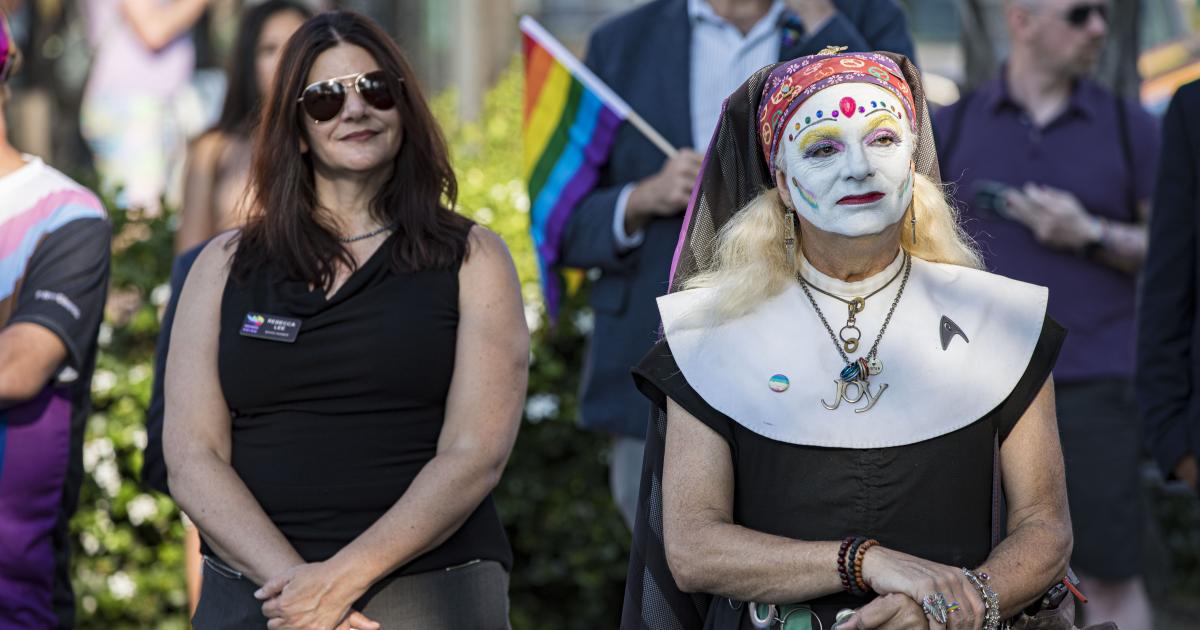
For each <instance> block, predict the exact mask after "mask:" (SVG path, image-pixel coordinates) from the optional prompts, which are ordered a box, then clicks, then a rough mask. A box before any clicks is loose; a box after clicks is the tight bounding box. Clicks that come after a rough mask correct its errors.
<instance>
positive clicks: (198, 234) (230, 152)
mask: <svg viewBox="0 0 1200 630" xmlns="http://www.w3.org/2000/svg"><path fill="white" fill-rule="evenodd" d="M311 16H312V12H311V11H309V9H308V7H306V6H304V5H303V4H300V3H299V2H295V1H294V0H268V1H267V2H264V3H262V4H259V5H256V6H254V7H251V8H250V9H248V10H246V12H245V13H244V14H243V15H242V18H241V24H240V25H239V27H238V34H237V39H236V40H234V44H233V55H232V56H230V58H229V64H228V67H227V69H226V77H227V78H228V90H227V91H226V93H225V105H224V106H223V107H222V109H221V117H220V118H219V119H218V120H217V124H216V125H213V127H212V129H209V130H208V132H206V133H205V134H204V135H202V136H200V138H199V139H197V140H196V141H195V142H194V143H192V146H191V148H190V149H189V151H188V161H187V172H186V176H185V178H184V189H183V206H182V208H180V213H179V219H180V223H179V230H178V231H177V232H175V252H176V253H182V252H185V251H187V250H189V249H191V248H193V247H195V246H197V245H199V244H201V243H203V242H204V241H206V240H208V239H209V238H212V237H213V236H214V235H216V234H217V233H218V232H222V231H224V230H228V229H231V228H234V227H237V226H239V225H241V224H242V221H243V220H245V216H243V215H242V214H241V213H240V212H239V210H240V209H241V208H242V206H240V205H239V203H240V202H241V201H242V199H243V197H244V192H245V188H246V178H247V177H248V174H247V173H248V171H249V168H250V134H251V132H252V131H253V128H254V124H255V122H256V121H257V120H258V110H259V105H260V103H261V102H262V98H263V94H265V93H266V92H267V91H268V89H269V88H270V86H271V81H272V79H274V77H275V69H276V67H278V65H279V54H280V52H281V51H282V50H283V46H284V44H286V43H287V40H288V38H289V37H291V36H292V33H295V32H296V29H298V28H300V25H301V24H303V23H304V20H306V19H308V18H309V17H311Z"/></svg>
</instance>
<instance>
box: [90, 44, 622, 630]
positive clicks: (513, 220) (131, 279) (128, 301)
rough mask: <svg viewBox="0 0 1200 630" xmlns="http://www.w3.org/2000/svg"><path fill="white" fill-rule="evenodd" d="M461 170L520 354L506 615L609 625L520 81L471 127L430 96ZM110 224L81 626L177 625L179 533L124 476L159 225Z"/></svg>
mask: <svg viewBox="0 0 1200 630" xmlns="http://www.w3.org/2000/svg"><path fill="white" fill-rule="evenodd" d="M434 107H435V113H436V114H438V117H439V119H440V120H442V121H443V123H444V125H445V126H444V130H445V133H446V136H447V140H448V142H449V144H450V145H451V150H452V152H453V156H454V162H455V167H456V169H457V172H458V176H459V191H460V193H459V204H460V210H461V211H462V212H463V213H464V214H466V215H468V216H470V217H472V218H473V219H475V220H476V221H478V222H479V223H480V224H482V225H484V226H486V227H488V228H490V229H492V230H494V231H496V232H497V233H499V234H500V235H501V236H502V237H503V238H504V240H505V241H506V242H507V243H508V246H509V248H510V249H511V250H512V254H513V257H514V259H515V260H516V264H517V270H518V273H519V274H520V277H521V283H522V293H523V295H524V298H525V303H526V305H527V306H526V312H527V318H528V319H529V321H530V322H531V323H532V324H533V327H534V334H533V363H532V366H531V370H530V379H529V385H530V392H531V395H530V397H529V402H528V405H527V410H526V417H525V420H524V422H523V424H522V427H521V433H520V437H519V438H518V440H517V445H516V449H515V450H514V452H513V455H512V458H511V460H510V462H509V465H508V469H507V472H506V474H505V476H504V480H503V482H502V483H501V486H500V488H499V489H498V490H497V491H496V500H497V505H498V507H499V510H500V514H501V518H502V519H503V521H504V523H505V526H506V527H507V531H508V535H509V539H510V541H511V542H512V545H513V551H514V554H515V560H516V564H515V567H514V571H513V576H512V586H511V591H510V595H511V598H512V623H513V626H514V627H515V628H518V629H526V628H528V629H543V628H545V629H550V628H556V629H557V628H581V629H582V628H596V627H614V626H615V625H616V620H617V618H618V617H619V614H620V606H621V598H622V594H623V584H624V580H625V567H626V560H627V557H628V540H627V539H628V533H627V532H626V531H625V526H624V524H623V523H622V521H621V519H620V516H619V515H618V514H617V512H616V508H615V507H614V506H613V505H612V501H611V499H610V497H609V494H608V478H607V464H606V458H607V449H608V441H607V440H606V439H604V438H603V437H602V436H599V435H596V434H592V433H588V432H585V431H582V430H580V429H579V428H578V427H577V426H576V424H575V420H574V418H575V409H576V390H577V388H578V368H579V365H580V364H581V360H582V351H583V333H584V332H586V329H587V328H588V327H589V326H590V324H589V317H588V316H587V314H586V313H584V312H583V311H581V310H580V306H581V304H582V298H583V296H582V295H576V296H574V297H572V298H570V299H569V300H568V301H567V303H566V305H565V307H564V309H563V317H562V323H561V324H560V325H558V326H556V327H553V328H552V327H549V326H547V325H546V322H545V321H544V318H543V316H542V314H541V313H542V309H541V295H540V290H539V288H538V277H537V264H536V261H535V260H534V256H533V247H532V245H531V242H530V240H529V236H528V221H529V219H528V210H529V201H528V197H527V195H526V194H525V187H524V183H523V182H522V180H521V177H520V164H521V108H522V88H521V75H520V71H519V68H518V67H516V66H514V67H513V68H512V69H511V70H510V71H509V72H508V73H506V74H505V76H504V77H503V78H502V79H501V81H500V82H499V84H498V85H497V86H496V87H495V88H494V89H493V90H492V91H491V93H490V94H489V95H488V98H487V102H486V105H485V113H484V116H483V117H482V120H481V122H480V123H478V124H469V125H463V124H459V123H457V122H456V119H455V115H454V111H455V102H454V97H453V95H446V96H443V97H439V98H438V99H436V101H435V103H434ZM110 215H111V217H112V219H113V222H114V226H113V227H114V255H113V278H112V286H113V297H112V298H111V299H110V305H109V311H110V312H109V314H108V317H107V319H106V322H105V325H104V328H103V331H102V333H101V352H100V357H99V360H98V365H97V370H96V376H95V378H94V379H93V383H92V398H93V404H94V413H93V416H92V418H91V421H90V423H89V425H88V430H87V436H86V442H85V447H84V453H85V462H84V463H85V469H86V472H87V475H86V478H85V481H84V486H83V488H82V491H81V496H80V504H79V511H78V513H77V515H76V517H75V519H74V520H73V521H72V524H71V530H72V534H73V544H74V554H75V555H74V565H75V570H74V575H75V589H76V596H77V600H78V603H79V607H78V608H79V619H80V627H81V628H97V629H99V628H104V629H106V630H107V629H117V628H161V629H168V628H170V629H174V628H186V627H187V621H186V617H185V610H186V606H187V602H186V595H185V592H184V580H183V556H182V547H181V540H182V535H183V528H182V525H181V524H180V521H179V511H178V509H177V508H176V507H175V505H174V503H173V502H172V501H171V500H170V499H168V498H166V497H163V496H160V495H156V494H155V493H153V492H151V491H149V490H147V489H145V488H143V487H141V486H140V484H139V483H138V481H137V480H138V473H139V471H140V470H141V465H142V453H141V451H142V447H143V446H144V445H145V442H146V432H145V424H144V422H145V411H146V407H147V404H148V402H149V398H150V386H151V381H152V369H153V366H152V360H153V353H154V344H155V340H156V336H157V334H158V313H159V311H160V309H161V305H162V303H163V301H164V300H165V298H166V287H165V283H166V281H167V278H168V275H169V272H170V263H171V228H170V225H169V221H168V220H167V219H164V218H146V217H131V216H127V215H125V214H123V213H121V212H119V211H117V210H113V209H111V204H110Z"/></svg>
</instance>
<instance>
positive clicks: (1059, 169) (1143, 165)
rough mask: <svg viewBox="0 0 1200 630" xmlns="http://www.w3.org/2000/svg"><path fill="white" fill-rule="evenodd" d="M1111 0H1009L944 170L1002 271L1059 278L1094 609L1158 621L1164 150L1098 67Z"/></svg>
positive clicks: (1061, 367) (1072, 482)
mask: <svg viewBox="0 0 1200 630" xmlns="http://www.w3.org/2000/svg"><path fill="white" fill-rule="evenodd" d="M1109 10H1110V5H1109V3H1108V2H1104V1H1097V0H1010V1H1009V2H1008V4H1007V6H1006V13H1005V15H1006V18H1007V23H1008V28H1009V32H1010V33H1011V38H1012V53H1011V55H1010V57H1009V58H1008V60H1007V62H1006V63H1005V64H1004V65H1003V67H1002V69H1001V71H1000V73H999V75H998V76H997V77H995V78H994V79H992V80H991V81H990V82H988V83H985V84H983V85H982V86H981V87H980V88H979V89H978V90H977V91H975V92H973V93H970V94H968V95H966V96H964V97H963V98H962V99H961V100H960V101H959V102H958V103H955V104H954V105H951V106H949V107H946V108H943V109H942V110H941V111H940V112H938V115H937V120H936V122H937V123H938V127H939V130H940V132H941V134H942V137H941V141H942V143H941V146H940V152H941V156H942V173H943V174H944V176H945V178H946V180H947V181H949V182H952V183H954V185H955V186H956V195H957V197H958V201H959V202H960V203H961V204H962V205H963V206H965V208H966V212H965V213H964V219H965V223H964V225H965V226H966V228H967V230H968V232H970V233H971V234H972V236H974V237H975V238H976V239H977V241H978V243H979V246H980V249H981V250H982V252H983V253H984V256H985V258H986V262H987V265H988V267H989V269H990V270H991V271H994V272H996V273H999V274H1001V275H1005V276H1009V277H1011V278H1015V279H1018V280H1024V281H1026V282H1031V283H1034V284H1040V285H1043V286H1047V287H1049V288H1050V295H1051V300H1050V315H1051V316H1052V317H1054V318H1055V319H1056V320H1058V321H1059V322H1061V323H1062V324H1063V326H1064V327H1066V328H1067V330H1069V331H1070V334H1069V335H1068V336H1067V340H1066V343H1065V344H1064V346H1063V349H1062V356H1061V357H1060V358H1059V361H1058V364H1057V366H1056V367H1055V370H1054V380H1055V383H1056V385H1057V410H1058V424H1059V432H1060V434H1061V436H1062V443H1063V456H1064V460H1065V462H1066V470H1067V487H1068V498H1069V500H1070V506H1071V520H1072V522H1073V524H1074V533H1075V549H1074V553H1073V555H1072V560H1071V562H1072V566H1073V567H1074V568H1075V570H1076V571H1078V573H1079V576H1080V578H1081V580H1082V581H1083V591H1084V593H1086V594H1087V595H1088V597H1089V599H1090V603H1089V604H1088V606H1087V607H1085V608H1084V612H1085V614H1086V615H1087V617H1088V618H1089V619H1100V620H1112V621H1115V622H1116V624H1117V625H1118V626H1119V627H1120V628H1122V629H1123V630H1143V629H1146V628H1150V627H1151V623H1150V618H1151V615H1150V608H1149V603H1148V600H1147V596H1146V591H1145V587H1144V585H1143V581H1142V578H1141V574H1142V568H1143V567H1142V565H1143V563H1142V553H1141V552H1142V542H1141V537H1142V534H1143V532H1142V530H1143V527H1144V524H1145V518H1146V516H1145V514H1144V506H1143V498H1142V490H1141V476H1140V472H1139V470H1140V462H1141V454H1142V450H1141V437H1140V436H1141V432H1140V426H1139V421H1138V414H1137V408H1136V405H1135V403H1134V399H1133V392H1132V387H1131V385H1132V379H1133V373H1134V354H1135V336H1134V335H1135V330H1134V327H1135V323H1134V303H1135V276H1136V274H1137V272H1138V269H1139V268H1140V267H1141V265H1142V260H1143V258H1144V256H1145V254H1146V220H1147V216H1148V214H1149V200H1150V197H1151V190H1152V188H1153V184H1154V173H1155V170H1154V164H1155V160H1156V158H1157V156H1158V134H1157V130H1156V126H1155V122H1154V120H1153V119H1152V118H1151V117H1150V115H1149V114H1147V113H1146V112H1145V111H1144V110H1143V109H1142V108H1141V107H1140V106H1139V105H1138V104H1137V103H1136V102H1134V101H1131V100H1126V99H1124V98H1122V97H1119V96H1117V95H1114V94H1112V93H1111V92H1109V91H1107V90H1105V89H1104V88H1102V87H1100V86H1099V85H1097V84H1096V83H1094V82H1093V81H1091V80H1090V79H1089V78H1088V75H1089V73H1090V72H1091V71H1092V70H1093V69H1094V68H1095V66H1096V62H1097V61H1098V60H1099V58H1100V52H1101V49H1102V48H1103V46H1104V43H1105V39H1106V37H1107V34H1108V29H1109V23H1108V16H1109Z"/></svg>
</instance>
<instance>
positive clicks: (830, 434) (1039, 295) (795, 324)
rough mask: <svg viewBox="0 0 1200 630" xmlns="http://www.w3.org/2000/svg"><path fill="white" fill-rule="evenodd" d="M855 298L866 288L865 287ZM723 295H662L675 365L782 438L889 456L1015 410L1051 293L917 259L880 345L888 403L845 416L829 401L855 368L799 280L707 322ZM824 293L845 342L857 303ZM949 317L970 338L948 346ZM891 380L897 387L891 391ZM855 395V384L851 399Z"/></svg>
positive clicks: (760, 428)
mask: <svg viewBox="0 0 1200 630" xmlns="http://www.w3.org/2000/svg"><path fill="white" fill-rule="evenodd" d="M902 261H903V257H900V259H899V262H900V264H902ZM893 264H897V263H893ZM813 271H815V270H813ZM894 273H895V270H891V271H888V270H884V271H883V272H881V273H880V274H876V276H872V278H868V279H867V281H866V282H870V281H871V280H874V279H875V278H880V277H881V278H882V282H883V283H886V282H887V280H889V279H890V278H891V276H892V275H893V274H894ZM805 277H806V278H815V277H816V276H809V275H806V276H805ZM830 280H832V279H830ZM899 287H900V281H899V280H897V281H896V282H895V284H894V285H893V286H889V287H887V288H886V289H884V290H883V291H881V292H880V293H879V294H877V295H876V296H874V297H873V298H871V299H870V300H869V301H868V302H867V307H866V309H865V310H864V311H863V312H861V313H859V314H858V316H857V319H858V327H859V328H860V329H861V330H862V335H863V338H862V343H861V345H860V347H859V351H858V352H856V353H853V354H851V359H854V358H856V357H859V356H866V354H867V352H868V351H869V350H870V347H871V344H872V343H873V342H874V340H875V336H876V335H877V334H878V333H879V327H880V325H881V324H882V323H883V319H884V317H885V316H886V314H887V311H888V307H889V306H890V304H891V302H892V300H893V299H894V298H895V295H896V292H897V291H898V290H899ZM822 288H825V287H822ZM875 288H878V287H874V288H871V289H870V290H874V289H875ZM853 290H854V291H861V290H862V286H860V284H859V283H855V286H854V287H853ZM870 290H868V291H867V292H869V291H870ZM831 292H833V293H837V294H839V295H840V292H837V291H831ZM858 294H859V295H861V293H858ZM712 295H713V289H692V290H688V291H681V292H678V293H673V294H670V295H666V296H663V297H660V298H659V299H658V305H659V312H660V314H661V315H662V320H663V329H664V332H665V334H666V338H667V341H668V343H669V344H670V346H671V352H672V354H673V355H674V357H675V361H676V363H677V364H678V365H679V369H680V370H681V371H682V372H683V375H684V377H685V378H686V379H687V382H688V384H689V385H691V386H692V388H693V389H694V390H696V392H697V393H698V394H700V396H701V397H702V398H704V400H705V401H706V402H707V403H708V404H709V405H711V406H712V407H713V408H714V409H716V410H718V411H720V412H721V413H724V414H725V415H727V416H729V417H730V418H732V419H733V420H734V421H736V422H738V423H739V424H741V425H742V426H744V427H746V428H747V429H749V430H751V431H753V432H755V433H757V434H759V435H762V436H764V437H768V438H771V439H774V440H778V441H781V442H787V443H791V444H803V445H811V446H826V447H840V448H882V447H890V446H900V445H904V444H912V443H916V442H920V441H923V440H927V439H930V438H934V437H937V436H939V435H944V434H946V433H950V432H952V431H955V430H957V429H960V428H962V427H964V426H966V425H968V424H970V423H972V422H974V421H976V420H978V419H979V418H981V417H983V416H984V415H986V414H987V413H988V412H990V411H991V410H993V409H994V408H996V407H997V406H998V405H999V404H1000V403H1001V402H1003V401H1004V399H1005V398H1007V397H1008V395H1009V394H1010V393H1011V392H1012V390H1013V388H1014V387H1015V386H1016V385H1017V382H1018V381H1019V380H1020V378H1021V376H1022V375H1023V374H1024V373H1025V369H1026V367H1027V366H1028V364H1029V360H1030V358H1031V357H1032V356H1033V350H1034V348H1035V347H1036V345H1037V341H1038V338H1039V337H1040V336H1041V331H1042V325H1043V322H1044V320H1045V316H1046V302H1047V297H1048V292H1047V291H1046V289H1045V288H1043V287H1038V286H1034V285H1031V284H1026V283H1024V282H1018V281H1015V280H1011V279H1008V278H1004V277H1001V276H997V275H993V274H990V273H986V272H983V271H977V270H974V269H969V268H966V267H959V266H954V265H946V264H939V263H930V262H926V261H923V260H920V259H918V258H913V259H912V270H911V273H910V277H909V280H908V286H907V287H906V288H905V290H904V295H903V296H902V297H901V299H900V302H899V305H898V306H897V308H896V311H895V314H894V315H893V316H892V321H891V323H890V324H889V325H888V330H887V332H886V333H885V334H884V337H883V339H882V341H881V343H880V344H879V359H880V360H881V361H882V362H883V371H882V372H881V373H880V374H878V375H875V376H871V377H870V380H869V386H870V390H871V392H872V396H873V397H877V400H876V401H875V403H874V406H873V407H872V408H870V409H869V410H868V411H866V412H863V413H856V411H855V409H861V408H864V407H866V406H867V405H868V404H869V403H870V402H871V401H870V400H869V399H868V398H867V397H865V396H864V397H862V398H861V400H859V402H858V403H857V404H851V403H849V402H847V401H846V400H842V402H841V403H840V404H839V405H837V408H836V409H834V410H827V409H826V408H825V407H824V406H823V405H822V401H823V400H824V401H825V402H827V403H828V404H830V405H832V404H833V403H835V402H836V401H837V400H839V398H838V387H837V384H836V382H837V380H838V374H839V373H840V372H841V370H842V368H844V367H845V362H844V361H842V358H841V356H840V355H839V354H838V352H837V350H836V348H835V347H834V342H833V341H832V340H831V339H830V338H829V333H828V332H827V331H826V330H825V326H824V325H823V324H822V323H821V321H820V319H819V318H818V317H817V314H816V313H815V312H814V311H813V307H812V304H810V303H809V301H808V298H807V297H806V296H805V295H804V292H803V291H802V290H801V289H800V287H799V285H798V284H793V285H791V286H789V287H788V288H787V289H786V290H784V291H783V292H782V293H780V294H779V295H777V296H775V297H773V298H771V299H769V300H767V301H766V302H764V303H762V304H760V305H759V306H758V307H756V308H755V309H754V310H753V311H751V312H750V313H749V314H747V315H744V316H742V317H740V318H738V319H735V320H732V321H729V322H725V323H722V324H720V325H717V326H715V327H697V326H695V325H694V324H693V322H695V321H697V318H695V314H696V312H697V310H699V309H702V308H704V303H705V302H706V301H707V300H709V299H711V298H712ZM851 295H853V294H850V295H847V297H850V296H851ZM813 297H814V299H816V301H817V304H818V305H819V306H820V307H821V311H822V312H823V313H824V314H825V317H826V319H827V320H828V322H829V325H830V327H831V328H833V330H834V332H835V334H836V332H837V330H838V329H839V328H841V326H842V324H843V323H845V318H846V307H845V305H844V304H843V303H841V302H839V301H837V300H835V299H833V298H830V297H828V296H824V295H821V294H819V293H816V292H814V293H813ZM943 318H946V319H947V320H949V322H950V324H951V325H952V326H951V327H952V328H953V327H957V329H959V330H961V334H953V335H949V336H948V339H949V343H948V344H947V345H946V347H945V348H944V349H943V346H942V339H943V334H942V330H941V329H942V328H943V327H944V325H945V321H943ZM775 375H782V376H783V377H785V378H786V379H787V381H788V386H787V389H785V390H784V391H774V390H773V389H772V387H771V385H772V377H774V376H775ZM776 381H777V382H778V379H776ZM884 384H886V385H887V389H886V390H883V391H882V393H880V392H879V389H880V388H881V387H882V386H883V385H884ZM855 393H856V391H855V386H854V385H851V386H850V388H849V392H848V394H849V395H850V396H849V397H850V398H851V399H853V398H854V397H855V396H854V394H855Z"/></svg>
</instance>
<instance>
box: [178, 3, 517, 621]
mask: <svg viewBox="0 0 1200 630" xmlns="http://www.w3.org/2000/svg"><path fill="white" fill-rule="evenodd" d="M250 177H251V181H250V185H251V187H252V190H253V196H252V202H253V203H252V205H251V207H252V208H253V210H254V214H253V215H252V216H251V218H250V220H249V221H248V223H247V225H246V226H245V227H244V228H243V229H242V230H241V231H240V232H235V233H227V234H223V235H220V236H218V237H216V238H215V239H214V240H213V241H212V242H211V243H210V244H209V245H208V246H206V248H205V250H204V251H203V253H202V254H201V255H200V258H199V259H198V260H197V262H196V265H195V267H194V268H193V270H192V272H191V273H190V274H189V276H188V279H187V283H186V285H185V288H184V291H183V295H182V297H181V301H180V306H179V310H178V314H177V319H176V322H175V329H174V332H173V335H172V340H171V344H172V352H171V353H170V356H169V358H168V367H167V415H166V427H165V437H164V446H165V452H166V457H167V465H168V471H169V475H170V482H171V489H172V491H173V494H174V496H175V498H176V499H177V500H178V501H179V503H180V504H181V505H182V506H183V509H184V510H185V511H186V512H187V513H188V515H189V516H191V517H192V518H193V520H195V521H196V523H197V524H198V526H199V528H200V532H201V536H202V538H203V541H204V553H205V571H204V587H203V594H202V596H201V601H200V605H199V608H198V610H197V612H196V615H195V618H194V619H193V623H194V625H195V627H197V628H202V629H208V628H261V627H262V626H263V622H264V619H266V620H269V621H268V623H267V626H268V627H269V628H293V627H295V628H335V627H337V628H349V627H354V628H359V629H374V628H377V627H380V624H382V625H383V626H386V627H404V628H409V627H411V628H443V627H447V628H448V627H450V625H451V624H453V625H454V626H455V627H472V628H504V627H507V624H508V622H507V608H508V598H507V585H508V570H509V567H510V565H511V561H512V556H511V550H510V548H509V546H508V542H507V540H506V539H505V537H504V531H503V528H502V527H501V524H500V520H499V518H498V516H497V513H496V510H495V507H494V505H493V503H492V500H491V498H490V492H491V490H492V488H493V487H494V486H495V485H496V483H497V482H498V480H499V477H500V473H501V471H502V470H503V467H504V464H505V461H506V459H507V457H508V454H509V452H510V450H511V448H512V444H513V441H514V439H515V437H516V432H517V426H518V421H519V417H520V413H521V409H522V403H523V398H524V392H525V384H526V378H527V368H528V365H527V363H528V352H529V336H528V330H527V328H526V325H525V320H524V315H523V311H522V306H521V298H520V293H519V287H518V282H517V277H516V273H515V270H514V268H513V264H512V260H511V258H510V256H509V254H508V252H507V250H506V248H505V246H504V244H503V242H502V241H500V239H499V238H498V237H497V236H495V235H494V234H492V233H490V232H487V231H486V230H484V229H482V228H480V227H478V226H473V225H472V224H471V222H470V221H469V220H467V219H465V218H463V217H462V216H460V215H457V214H455V213H454V212H453V211H452V208H453V204H454V201H455V193H456V185H455V179H454V175H453V172H452V171H451V169H450V165H449V161H448V158H447V150H446V146H445V143H444V141H443V140H442V138H441V136H440V134H439V133H438V128H437V124H436V122H435V121H434V119H433V116H432V115H431V113H430V111H429V108H428V106H427V105H426V102H425V99H424V97H423V96H422V95H421V92H420V90H419V88H418V86H417V84H416V82H415V78H414V77H413V74H412V71H411V70H410V68H409V65H408V63H407V61H406V60H405V59H404V56H403V54H402V53H401V52H400V50H399V49H398V48H397V47H396V45H395V44H394V43H393V42H392V41H391V40H390V39H389V38H388V36H387V35H386V34H385V33H384V32H383V31H382V30H380V29H379V27H378V26H376V25H374V24H373V23H371V22H370V21H368V20H367V19H366V18H364V17H362V16H359V15H357V14H354V13H348V12H332V13H325V14H321V15H318V16H317V17H315V18H313V19H311V20H309V21H308V22H306V23H305V24H304V25H303V26H302V27H301V28H300V30H299V31H297V32H296V34H295V35H294V36H292V38H291V40H289V42H288V45H287V47H286V48H285V50H284V53H283V57H282V60H281V63H280V67H279V73H278V75H277V77H276V80H275V83H274V86H273V89H272V92H271V97H270V98H269V99H268V100H267V102H266V103H265V106H264V111H263V117H262V120H261V123H260V127H259V129H258V132H257V134H256V136H255V149H254V159H253V168H252V171H251V176H250Z"/></svg>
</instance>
